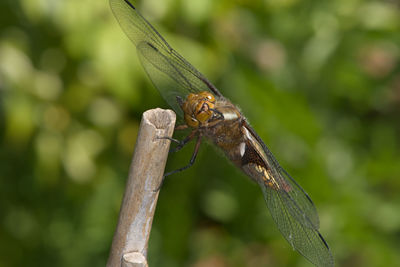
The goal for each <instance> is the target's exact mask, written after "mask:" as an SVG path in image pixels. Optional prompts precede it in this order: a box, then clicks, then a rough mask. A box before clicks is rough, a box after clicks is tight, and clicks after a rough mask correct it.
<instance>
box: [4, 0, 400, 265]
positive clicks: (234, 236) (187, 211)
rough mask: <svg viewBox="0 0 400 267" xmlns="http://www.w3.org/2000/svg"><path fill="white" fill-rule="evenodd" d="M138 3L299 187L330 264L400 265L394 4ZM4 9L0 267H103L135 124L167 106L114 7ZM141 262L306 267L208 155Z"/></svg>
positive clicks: (189, 174) (26, 5) (174, 187)
mask: <svg viewBox="0 0 400 267" xmlns="http://www.w3.org/2000/svg"><path fill="white" fill-rule="evenodd" d="M135 4H136V5H137V6H138V9H139V10H141V12H142V14H143V15H144V16H145V17H146V18H148V20H149V21H151V22H152V23H153V24H154V25H156V27H157V29H158V30H159V31H160V32H161V33H162V34H163V35H164V36H165V37H166V39H167V40H168V41H169V42H170V43H171V44H172V46H173V47H175V48H176V50H177V51H179V52H180V53H181V54H182V55H183V56H184V57H185V58H186V59H188V60H189V61H190V62H191V63H192V64H193V65H195V66H196V67H197V68H198V69H199V70H200V71H202V72H203V73H205V74H206V76H207V77H209V79H210V80H211V81H213V82H214V83H215V84H216V85H217V86H218V88H220V90H221V91H222V92H223V93H224V94H225V95H226V96H227V97H228V98H230V99H231V100H232V101H233V102H234V103H237V104H239V106H240V107H241V109H242V111H243V112H244V114H246V115H247V116H248V118H249V120H250V122H251V123H252V125H253V126H254V128H255V129H256V130H257V131H258V133H259V134H260V135H261V137H262V138H263V139H264V141H265V142H266V143H267V144H268V145H269V146H270V148H271V150H272V151H273V152H274V154H275V156H276V157H277V158H278V159H279V160H280V162H281V164H282V165H283V166H284V167H285V168H286V169H287V170H288V171H289V172H290V173H291V174H292V175H293V176H294V177H295V178H296V180H297V181H298V182H299V183H300V184H301V185H302V186H303V187H304V188H305V190H306V191H308V193H309V194H310V195H311V197H312V199H313V200H314V202H315V203H316V206H317V208H318V211H319V214H320V218H321V232H322V234H323V235H324V236H325V238H326V239H327V241H328V243H329V244H330V246H331V249H332V251H333V253H334V255H335V259H336V263H337V266H367V267H368V266H398V263H399V262H400V254H399V251H400V212H399V211H400V194H399V193H400V63H399V62H400V48H399V47H400V6H399V2H398V1H396V0H392V1H390V0H386V1H385V0H380V1H377V0H375V1H368V0H331V1H309V0H305V1H298V0H280V1H278V0H258V1H256V0H254V1H240V0H236V1H232V0H218V1H211V0H196V1H195V0H191V1H189V0H147V1H137V2H136V3H135ZM0 5H1V9H0V14H1V15H0V26H1V28H0V216H1V221H0V223H1V224H0V266H10V267H11V266H26V265H29V266H104V265H105V262H106V260H107V257H108V252H109V248H110V245H111V240H112V236H113V232H114V229H115V226H116V222H117V218H118V212H119V206H120V202H121V198H122V194H123V190H124V186H125V180H126V177H127V172H128V169H129V163H130V159H131V154H132V151H133V147H134V143H135V137H136V134H137V129H138V124H139V121H140V117H141V114H142V112H144V111H145V110H147V109H150V108H154V107H158V106H159V107H167V105H166V104H165V102H164V101H163V100H162V99H161V97H160V96H159V94H158V93H157V91H156V89H154V88H153V86H152V85H151V83H150V82H149V79H148V78H147V77H146V76H145V73H144V71H143V70H142V68H141V66H140V63H139V61H138V59H137V56H136V53H135V48H134V46H133V45H132V44H131V43H130V42H129V40H128V38H126V36H125V35H124V33H123V32H122V31H121V29H120V28H119V26H118V24H117V22H116V20H115V18H114V17H113V16H112V14H111V11H110V8H109V5H108V1H87V0H80V1H78V0H69V1H55V0H53V1H51V0H18V1H17V0H16V1H11V0H4V1H1V4H0ZM192 148H193V146H189V147H188V148H185V149H184V150H183V151H182V153H177V154H175V155H172V156H171V157H170V159H169V162H168V165H167V169H168V170H172V169H175V168H177V167H180V166H182V165H184V164H186V162H187V161H188V159H189V157H190V153H191V149H192ZM149 260H150V264H151V266H196V267H205V266H216V267H219V266H221V267H222V266H310V264H309V263H308V262H307V261H306V260H305V259H304V258H303V257H301V256H300V255H299V254H298V253H296V252H293V251H292V250H291V248H290V246H289V244H288V243H286V241H285V240H284V239H283V237H282V236H281V235H280V233H279V232H278V230H277V228H276V227H275V225H274V224H273V222H272V219H271V217H270V215H269V213H268V211H267V208H266V205H265V203H264V201H263V199H262V195H261V192H260V190H259V188H257V186H256V185H255V184H253V183H251V182H249V181H248V180H247V178H246V177H244V176H243V175H242V174H241V173H240V172H239V171H237V170H235V169H234V168H233V166H232V165H231V164H230V163H228V162H227V160H226V159H224V158H223V157H222V156H221V153H218V152H215V151H214V149H213V148H211V146H209V145H204V146H202V148H201V152H200V156H199V158H198V160H197V162H196V164H195V166H194V167H192V168H191V169H189V170H187V171H185V172H183V173H180V174H177V175H174V176H173V177H170V178H168V180H167V181H166V183H165V185H164V187H163V188H162V190H161V194H160V198H159V202H158V207H157V211H156V216H155V219H154V224H153V230H152V236H151V240H150V247H149Z"/></svg>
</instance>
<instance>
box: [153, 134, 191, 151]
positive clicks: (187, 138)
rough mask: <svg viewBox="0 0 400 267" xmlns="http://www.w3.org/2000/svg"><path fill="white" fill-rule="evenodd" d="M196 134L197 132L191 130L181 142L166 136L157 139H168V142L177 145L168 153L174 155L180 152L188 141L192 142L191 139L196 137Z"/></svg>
mask: <svg viewBox="0 0 400 267" xmlns="http://www.w3.org/2000/svg"><path fill="white" fill-rule="evenodd" d="M196 134H197V130H193V131H192V132H191V133H190V134H189V135H188V136H186V137H185V139H183V140H178V139H175V138H171V137H168V136H165V137H158V139H168V140H170V141H171V142H175V143H177V144H178V145H177V146H176V147H175V148H173V149H170V151H169V153H175V152H177V151H179V150H181V149H182V148H183V147H184V146H185V145H186V144H187V143H189V142H190V141H192V139H193V138H194V137H195V136H196Z"/></svg>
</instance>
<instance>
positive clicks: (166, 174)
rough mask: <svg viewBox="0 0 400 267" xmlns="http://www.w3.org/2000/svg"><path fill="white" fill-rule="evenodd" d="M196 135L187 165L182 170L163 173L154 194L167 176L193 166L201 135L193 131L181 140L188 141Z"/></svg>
mask: <svg viewBox="0 0 400 267" xmlns="http://www.w3.org/2000/svg"><path fill="white" fill-rule="evenodd" d="M196 134H197V141H196V145H195V147H194V151H193V154H192V157H191V158H190V161H189V164H187V165H186V166H183V167H182V168H179V169H176V170H173V171H170V172H167V173H165V174H164V176H163V178H162V180H161V183H160V185H159V186H158V187H157V189H156V190H154V191H155V192H157V191H158V190H160V188H161V186H162V185H163V183H164V180H165V177H167V176H169V175H172V174H175V173H178V172H181V171H184V170H186V169H188V168H190V167H191V166H192V165H193V164H194V162H195V160H196V157H197V154H198V153H199V148H200V144H201V137H202V135H201V133H199V132H198V131H196V130H194V131H193V132H191V133H190V135H189V136H188V137H186V138H185V139H184V140H183V141H185V140H186V139H188V138H189V137H190V140H191V139H193V137H194V136H195V135H196ZM186 143H187V142H186Z"/></svg>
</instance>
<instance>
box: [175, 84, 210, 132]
mask: <svg viewBox="0 0 400 267" xmlns="http://www.w3.org/2000/svg"><path fill="white" fill-rule="evenodd" d="M214 107H215V97H214V96H213V95H212V94H211V93H210V92H206V91H204V92H200V93H198V94H194V93H191V94H189V95H188V96H187V98H186V100H185V101H184V102H183V103H182V104H181V108H182V110H183V113H184V118H185V122H186V124H187V125H188V126H190V127H192V128H198V127H200V126H201V125H202V124H204V123H206V122H207V121H208V120H210V119H211V118H212V116H213V113H214V110H213V109H214Z"/></svg>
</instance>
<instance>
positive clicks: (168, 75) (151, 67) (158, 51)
mask: <svg viewBox="0 0 400 267" xmlns="http://www.w3.org/2000/svg"><path fill="white" fill-rule="evenodd" d="M110 6H111V9H112V11H113V13H114V15H115V17H116V18H117V20H118V22H119V24H120V25H121V28H122V29H123V30H124V32H125V33H126V35H127V36H128V37H129V39H130V40H131V41H132V42H133V43H134V44H135V45H136V48H137V51H138V55H139V57H140V60H141V63H142V65H143V67H144V69H145V70H146V72H147V74H148V75H149V77H150V79H151V80H152V82H153V83H154V85H155V86H156V87H157V89H158V90H159V92H160V93H161V95H162V96H163V98H164V99H165V100H166V101H167V102H168V104H169V105H171V106H172V108H174V110H175V111H176V112H178V113H179V114H182V112H181V110H180V108H179V106H178V105H177V103H176V96H181V97H183V98H185V97H186V96H187V94H188V93H189V92H201V91H211V92H212V93H213V94H214V95H216V96H220V97H221V96H222V95H221V93H220V92H219V91H218V90H217V89H216V88H215V86H214V85H212V84H211V82H210V81H208V80H207V78H205V77H204V75H203V74H201V73H200V72H199V71H198V70H196V69H195V68H194V67H193V66H192V65H191V64H190V63H189V62H187V61H186V60H185V59H184V58H183V57H182V56H181V55H179V54H178V53H177V52H176V51H175V50H174V49H172V48H171V47H170V46H169V44H168V43H167V42H166V41H165V40H164V38H163V37H162V36H161V35H160V34H159V33H158V32H157V31H156V30H155V29H154V27H153V26H152V25H151V24H150V23H149V22H148V21H147V20H146V19H145V18H143V17H142V15H140V13H139V12H138V11H137V10H136V9H135V7H134V6H133V5H132V4H131V3H130V2H129V1H127V0H110Z"/></svg>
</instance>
